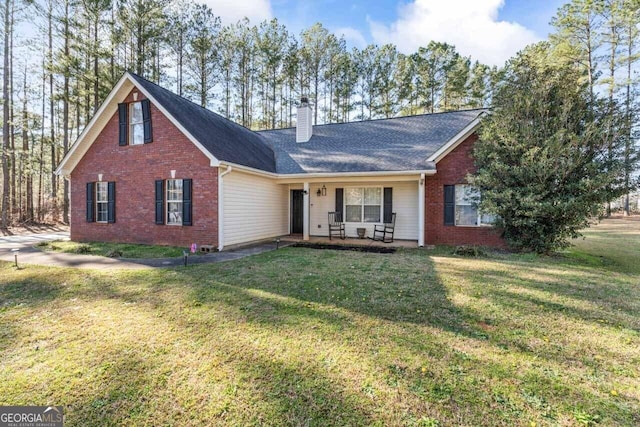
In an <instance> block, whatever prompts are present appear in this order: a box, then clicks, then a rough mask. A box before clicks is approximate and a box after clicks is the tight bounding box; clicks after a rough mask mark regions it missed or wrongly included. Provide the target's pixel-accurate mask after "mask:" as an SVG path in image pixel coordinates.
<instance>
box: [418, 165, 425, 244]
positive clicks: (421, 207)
mask: <svg viewBox="0 0 640 427" xmlns="http://www.w3.org/2000/svg"><path fill="white" fill-rule="evenodd" d="M424 190H425V174H423V173H421V174H420V181H418V247H423V246H424V226H425V224H424V214H425V212H424V211H425V204H426V203H427V201H426V199H425V191H424Z"/></svg>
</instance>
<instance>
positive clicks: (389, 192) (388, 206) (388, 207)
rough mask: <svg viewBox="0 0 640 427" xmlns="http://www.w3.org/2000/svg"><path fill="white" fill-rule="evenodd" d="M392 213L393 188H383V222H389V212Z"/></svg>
mask: <svg viewBox="0 0 640 427" xmlns="http://www.w3.org/2000/svg"><path fill="white" fill-rule="evenodd" d="M392 213H393V188H391V187H385V188H384V223H385V224H389V223H390V222H391V214H392Z"/></svg>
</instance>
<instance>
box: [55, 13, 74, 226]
mask: <svg viewBox="0 0 640 427" xmlns="http://www.w3.org/2000/svg"><path fill="white" fill-rule="evenodd" d="M64 16H65V19H64V57H65V61H66V64H65V66H64V77H63V78H64V83H63V89H62V90H63V93H62V149H63V154H65V155H66V154H67V151H69V74H70V71H69V65H68V64H69V38H70V37H71V34H70V33H69V19H70V16H69V0H66V1H65V3H64ZM56 164H57V163H56ZM63 197H64V198H63V214H62V221H63V222H64V223H65V224H69V180H68V179H64V195H63Z"/></svg>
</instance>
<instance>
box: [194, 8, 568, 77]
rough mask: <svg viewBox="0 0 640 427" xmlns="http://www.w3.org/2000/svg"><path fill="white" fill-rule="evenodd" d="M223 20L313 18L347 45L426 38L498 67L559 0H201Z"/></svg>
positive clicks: (538, 31)
mask: <svg viewBox="0 0 640 427" xmlns="http://www.w3.org/2000/svg"><path fill="white" fill-rule="evenodd" d="M204 1H205V2H206V3H207V4H209V5H210V6H211V7H212V9H213V11H214V13H216V14H217V15H220V16H222V18H223V21H227V22H233V21H235V20H236V19H237V18H238V17H241V16H244V15H249V17H250V18H251V19H252V21H253V22H257V21H260V20H262V19H265V18H270V17H276V18H278V20H280V21H281V22H282V23H284V24H285V25H286V26H287V28H289V30H290V31H293V32H295V33H299V32H300V31H301V30H302V29H304V28H307V27H309V26H310V25H312V24H313V23H315V22H321V23H322V24H323V25H324V26H325V27H327V28H328V29H330V30H331V31H333V32H335V33H338V34H342V33H344V34H345V37H346V39H347V42H348V44H349V45H351V46H356V47H362V46H363V45H366V44H368V43H377V44H383V43H394V44H396V45H397V46H398V47H399V49H400V50H401V51H404V52H407V53H408V52H412V51H414V50H415V49H416V48H417V47H418V46H422V45H425V44H426V43H428V42H429V40H431V39H437V40H438V41H446V42H449V43H452V44H455V45H456V47H457V48H458V50H459V51H460V52H461V53H463V54H464V55H470V56H472V57H473V58H474V59H479V60H481V61H483V62H486V63H489V64H492V65H501V64H502V63H503V62H504V60H506V59H508V58H509V57H510V56H512V55H513V54H515V53H516V52H517V51H518V50H520V49H522V48H523V47H524V46H526V45H527V44H529V43H532V42H535V41H539V40H542V39H545V38H546V37H547V35H548V33H549V31H550V27H549V25H548V24H549V21H550V20H551V17H552V16H553V15H554V14H555V12H556V10H557V9H558V7H560V6H561V5H562V4H563V3H564V1H562V0H542V1H538V0H204Z"/></svg>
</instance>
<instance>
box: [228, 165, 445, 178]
mask: <svg viewBox="0 0 640 427" xmlns="http://www.w3.org/2000/svg"><path fill="white" fill-rule="evenodd" d="M220 166H228V167H233V168H234V169H238V170H239V171H242V172H246V173H249V174H253V175H261V176H268V177H270V178H274V179H301V180H302V179H310V178H333V177H354V176H356V177H358V176H360V177H367V176H406V175H420V174H425V175H435V174H436V172H437V171H436V170H435V169H428V170H424V169H416V170H408V171H368V172H312V173H292V174H286V173H273V172H266V171H263V170H260V169H255V168H252V167H249V166H243V165H239V164H236V163H231V162H226V161H223V160H221V161H220ZM225 173H226V172H225Z"/></svg>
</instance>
